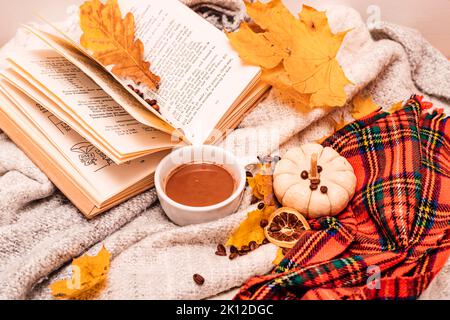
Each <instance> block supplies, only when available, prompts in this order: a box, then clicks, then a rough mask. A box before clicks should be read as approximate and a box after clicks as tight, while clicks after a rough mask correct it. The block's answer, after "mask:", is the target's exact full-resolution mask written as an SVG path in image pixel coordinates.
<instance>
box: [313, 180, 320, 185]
mask: <svg viewBox="0 0 450 320" xmlns="http://www.w3.org/2000/svg"><path fill="white" fill-rule="evenodd" d="M311 184H316V185H319V184H320V179H311Z"/></svg>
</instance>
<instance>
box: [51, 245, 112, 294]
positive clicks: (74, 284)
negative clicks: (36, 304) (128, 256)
mask: <svg viewBox="0 0 450 320" xmlns="http://www.w3.org/2000/svg"><path fill="white" fill-rule="evenodd" d="M110 258H111V255H110V253H109V252H108V250H106V248H105V247H103V248H102V249H101V250H100V252H99V253H98V254H97V256H94V257H91V256H82V257H80V258H77V259H73V261H72V278H71V279H66V280H60V281H56V282H54V283H52V284H51V286H50V289H51V291H52V295H53V296H54V297H55V298H58V299H77V298H80V297H82V296H83V295H84V294H87V293H89V292H90V291H91V290H95V289H96V288H98V287H99V286H100V285H101V284H102V283H104V281H105V280H106V277H107V276H108V272H109V265H110Z"/></svg>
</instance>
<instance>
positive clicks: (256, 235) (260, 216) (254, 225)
mask: <svg viewBox="0 0 450 320" xmlns="http://www.w3.org/2000/svg"><path fill="white" fill-rule="evenodd" d="M275 210H276V207H275V206H266V207H265V208H264V209H263V210H254V211H251V212H249V213H248V215H247V219H245V220H244V221H243V222H242V223H241V224H240V225H239V227H238V228H237V229H236V230H235V231H234V232H233V234H232V235H231V237H230V238H229V239H228V241H227V243H226V245H227V246H235V247H236V248H238V249H240V248H242V246H247V245H248V244H249V243H250V242H251V241H255V242H256V243H257V244H262V243H263V241H264V239H265V238H266V236H265V235H264V229H263V228H261V225H260V224H261V220H268V219H269V217H270V215H271V214H272V213H273V212H274V211H275Z"/></svg>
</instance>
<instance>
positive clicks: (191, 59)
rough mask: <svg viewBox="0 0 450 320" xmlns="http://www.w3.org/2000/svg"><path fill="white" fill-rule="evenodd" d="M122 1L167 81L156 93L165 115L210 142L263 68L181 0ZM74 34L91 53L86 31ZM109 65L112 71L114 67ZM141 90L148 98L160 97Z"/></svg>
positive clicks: (153, 65)
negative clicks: (243, 56) (83, 38)
mask: <svg viewBox="0 0 450 320" xmlns="http://www.w3.org/2000/svg"><path fill="white" fill-rule="evenodd" d="M118 2H119V6H120V9H121V11H122V15H123V16H125V14H126V13H128V12H131V13H132V14H133V15H134V18H135V27H136V38H138V39H140V40H142V42H143V44H144V48H145V60H146V61H148V62H150V63H151V70H152V72H154V73H155V74H157V75H159V76H160V77H161V86H160V88H159V90H158V91H157V92H156V94H157V96H158V101H159V104H160V107H161V114H162V116H163V117H164V118H165V119H167V121H168V122H169V123H170V124H171V125H172V126H173V127H175V128H180V129H181V130H182V131H183V132H184V133H185V135H186V137H187V139H188V140H189V141H191V142H192V143H195V144H200V143H204V142H205V141H206V140H207V138H208V136H209V135H210V133H211V132H212V131H213V129H214V128H215V127H216V125H217V124H218V122H219V121H220V119H221V118H222V117H223V115H224V114H226V113H227V112H228V109H229V108H230V107H231V106H232V105H233V104H234V102H235V101H236V100H237V99H238V98H239V97H240V96H242V95H243V94H244V93H245V92H246V91H247V89H249V87H250V86H251V85H252V84H254V82H255V81H256V80H257V78H258V76H259V74H260V69H259V68H257V67H253V66H246V65H243V63H242V62H241V60H240V58H239V56H238V55H237V54H236V53H235V52H234V51H233V49H232V48H231V47H230V45H229V43H228V39H227V38H226V36H225V34H224V33H223V32H221V31H219V30H217V29H216V28H215V27H214V26H212V25H211V24H210V23H209V22H207V21H206V20H204V19H203V18H201V17H200V16H198V15H197V14H196V13H195V12H193V11H192V10H191V9H189V8H188V7H187V6H185V5H184V4H182V3H180V2H179V1H177V0H165V1H159V0H140V1H134V0H119V1H118ZM74 30H77V31H75V32H73V33H71V34H69V35H67V36H68V38H69V39H71V41H72V43H75V44H76V45H77V46H78V48H79V49H80V50H83V51H84V52H86V50H85V49H84V48H82V47H81V45H80V36H81V34H82V31H81V29H80V27H79V26H78V29H77V28H74ZM91 56H92V53H91ZM104 67H108V69H109V70H111V66H104ZM116 78H118V79H119V81H120V82H121V83H122V85H123V86H127V85H128V84H130V81H129V80H128V79H126V78H125V77H116ZM134 85H135V86H136V85H139V84H134ZM140 89H141V91H143V92H144V94H145V96H149V97H151V96H152V95H154V94H155V92H152V91H151V90H148V89H146V88H142V87H140Z"/></svg>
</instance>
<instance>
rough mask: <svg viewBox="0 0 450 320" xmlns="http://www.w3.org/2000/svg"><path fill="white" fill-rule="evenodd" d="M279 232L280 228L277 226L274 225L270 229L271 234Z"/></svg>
mask: <svg viewBox="0 0 450 320" xmlns="http://www.w3.org/2000/svg"><path fill="white" fill-rule="evenodd" d="M280 230H281V227H280V226H277V225H274V226H271V227H270V231H271V232H278V231H280Z"/></svg>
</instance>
